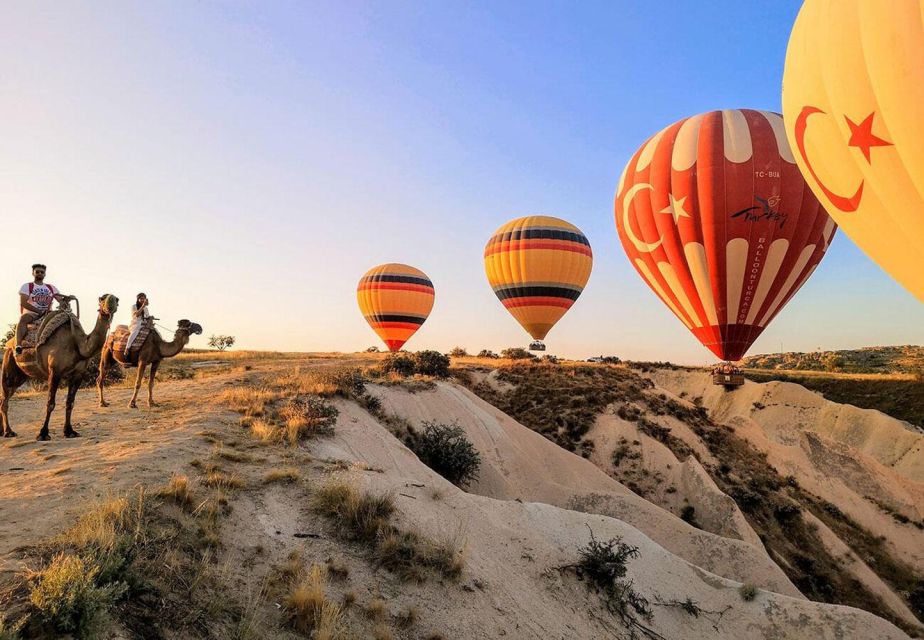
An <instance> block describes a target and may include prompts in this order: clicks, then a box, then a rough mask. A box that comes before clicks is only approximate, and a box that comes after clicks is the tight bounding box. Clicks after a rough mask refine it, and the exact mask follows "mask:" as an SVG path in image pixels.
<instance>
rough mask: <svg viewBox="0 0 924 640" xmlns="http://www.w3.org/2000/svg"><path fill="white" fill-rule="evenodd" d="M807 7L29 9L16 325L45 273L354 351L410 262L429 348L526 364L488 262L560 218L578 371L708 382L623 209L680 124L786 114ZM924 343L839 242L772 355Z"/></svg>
mask: <svg viewBox="0 0 924 640" xmlns="http://www.w3.org/2000/svg"><path fill="white" fill-rule="evenodd" d="M797 10H798V3H796V2H774V3H750V2H748V3H744V2H711V3H710V2H664V3H651V2H637V3H634V2H633V3H630V2H605V3H603V2H601V3H592V2H581V3H565V2H561V3H546V2H543V3H539V2H532V3H514V2H505V3H496V2H485V3H474V2H466V3H451V2H419V3H411V2H381V3H376V4H369V3H359V2H323V3H317V2H313V3H294V2H293V3H281V2H275V3H258V2H250V3H188V2H175V3H170V2H158V3H130V2H95V3H57V2H12V3H4V4H3V5H2V7H0V139H2V140H3V144H0V215H2V218H3V221H4V225H3V232H2V247H3V250H2V251H0V263H2V271H0V290H3V291H8V292H9V299H8V303H7V304H6V305H0V320H2V321H4V322H11V321H13V320H14V319H15V317H16V313H17V300H16V295H15V292H16V290H17V289H18V287H19V286H20V285H21V284H22V282H24V281H25V280H26V279H27V278H28V276H29V273H28V266H29V265H30V264H31V263H32V262H33V261H35V260H40V261H45V262H47V263H48V264H49V267H50V272H49V278H48V279H49V281H50V282H53V283H54V284H56V285H58V286H59V287H60V288H62V289H63V290H65V291H66V292H72V293H76V294H77V295H80V296H81V298H82V299H83V300H84V301H90V300H94V299H95V298H96V296H98V295H99V294H100V293H102V292H104V291H106V292H114V293H116V294H117V295H119V296H120V297H121V298H122V299H123V300H124V301H125V303H126V305H127V304H128V303H129V302H130V299H131V298H133V296H134V293H136V292H137V291H139V290H144V291H146V292H147V293H148V294H149V295H150V297H151V300H152V308H153V310H154V312H155V314H156V315H157V316H158V317H160V318H163V319H164V320H165V323H173V322H175V321H176V320H177V319H179V318H181V317H188V318H191V319H193V320H195V321H197V322H200V323H201V324H202V325H203V326H204V327H205V333H206V335H208V334H209V333H213V332H214V333H229V334H233V335H236V336H237V338H238V343H239V345H240V346H241V347H251V348H275V349H290V350H343V351H350V350H356V349H360V348H364V347H365V346H368V345H371V344H375V343H377V338H376V336H375V335H374V334H373V333H372V332H371V330H370V329H369V328H368V326H367V325H366V324H365V322H364V320H363V319H362V317H361V315H360V313H359V311H358V309H357V306H356V301H355V294H354V291H355V285H356V281H357V280H358V278H359V276H360V275H361V274H362V273H363V272H364V271H365V270H366V269H367V268H369V267H371V266H373V265H375V264H378V263H380V262H387V261H397V262H406V263H408V264H412V265H415V266H417V267H419V268H421V269H423V270H424V271H425V272H426V273H428V274H429V275H430V277H431V278H432V279H433V281H434V284H435V286H436V291H437V294H436V295H437V297H436V305H435V307H434V310H433V313H432V315H431V317H430V319H429V320H428V321H427V323H426V324H425V325H424V327H423V328H422V329H421V330H420V332H419V333H418V334H417V335H416V336H415V337H414V338H413V339H412V341H411V342H410V343H409V344H408V348H412V349H421V348H438V349H448V348H450V347H452V346H453V345H455V344H460V345H463V346H466V347H467V348H469V349H470V350H477V349H481V348H485V347H487V348H495V349H497V348H502V347H505V346H510V345H521V344H525V342H526V338H525V336H524V334H523V332H522V330H521V329H520V327H519V325H517V324H516V323H515V322H514V320H513V319H512V318H510V317H509V316H508V315H507V313H506V311H504V309H503V308H502V307H501V305H500V304H499V303H498V301H497V300H496V299H495V298H494V296H493V294H492V292H491V290H490V288H489V287H488V285H487V283H486V280H485V277H484V272H483V268H482V261H481V253H482V250H483V247H484V243H485V242H486V240H487V238H488V237H489V235H490V234H491V232H492V231H493V230H494V229H495V228H496V227H497V226H499V225H500V224H501V223H503V222H505V221H506V220H508V219H510V218H513V217H517V216H520V215H528V214H533V213H545V214H550V215H556V216H559V217H563V218H565V219H567V220H569V221H571V222H573V223H575V224H577V225H578V226H579V227H580V228H581V229H583V231H584V232H585V233H586V234H587V236H588V237H589V239H590V241H591V244H592V246H593V248H594V253H595V267H594V272H593V275H592V276H591V280H590V283H589V284H588V287H587V289H586V290H585V292H584V294H583V296H582V297H581V299H580V300H579V301H578V303H577V304H576V305H575V307H574V308H573V309H572V310H571V311H570V312H569V313H568V315H566V316H565V318H564V319H563V320H562V321H561V322H560V323H559V325H558V326H557V327H556V328H555V329H554V330H553V331H552V332H551V333H550V335H549V339H548V343H549V345H550V348H551V350H552V351H554V352H557V353H559V354H562V355H567V356H588V355H593V354H599V353H614V354H618V355H622V356H624V357H631V358H638V359H642V358H644V359H659V360H661V359H671V360H674V361H679V362H690V363H698V362H709V361H710V360H711V359H712V356H711V354H709V352H707V351H706V350H705V349H704V348H703V347H702V346H700V345H699V343H698V342H697V341H696V340H695V339H694V338H693V337H692V336H691V335H689V334H688V332H687V330H686V329H685V328H684V327H683V326H682V325H681V324H680V322H679V321H677V319H676V318H674V317H673V315H672V314H671V313H670V312H669V311H668V310H667V309H665V308H664V307H663V305H662V304H661V302H660V301H658V300H657V299H656V298H655V296H654V295H653V294H652V293H651V292H650V291H649V290H648V288H647V287H646V286H645V285H644V284H643V283H642V282H641V280H640V279H639V277H638V276H637V274H636V273H635V271H634V270H633V269H632V268H631V267H630V265H629V263H628V260H627V259H626V258H625V256H624V254H623V252H622V249H621V248H620V246H619V242H618V238H617V236H616V232H615V227H614V223H613V212H612V197H613V192H614V190H615V186H616V181H617V179H618V177H619V174H620V172H621V170H622V167H623V166H624V165H625V163H626V162H627V161H628V159H629V158H630V156H631V155H632V153H633V152H634V151H635V149H636V148H637V147H638V146H639V145H640V144H641V143H642V142H643V141H644V140H645V139H646V138H647V137H648V136H649V135H650V134H652V133H653V132H655V131H657V130H659V129H661V128H663V127H664V126H666V125H668V124H670V123H671V122H674V121H676V120H678V119H680V118H682V117H685V116H688V115H692V114H695V113H699V112H702V111H707V110H711V109H717V108H736V107H745V108H757V109H772V110H775V111H778V110H779V109H780V81H781V76H782V68H783V59H784V53H785V48H786V42H787V39H788V35H789V29H790V27H791V24H792V21H793V19H794V18H795V15H796V12H797ZM87 304H88V302H85V305H84V308H86V307H87ZM127 317H128V314H127V311H125V310H123V311H122V312H121V313H120V314H119V318H120V319H121V320H122V321H125V320H126V319H127ZM921 342H924V306H922V305H921V304H919V303H918V302H917V301H915V300H914V298H913V297H912V296H911V295H910V294H909V293H907V292H905V291H904V290H903V289H901V288H900V287H899V286H898V285H896V284H895V283H894V282H893V281H892V280H891V279H890V278H888V277H887V276H886V275H885V274H883V273H882V272H881V271H880V270H879V268H878V267H876V266H875V265H874V264H873V263H872V262H870V261H869V260H867V259H866V258H865V256H864V255H863V254H862V253H861V252H860V251H859V250H858V249H856V247H854V246H853V245H852V243H851V242H850V241H849V240H848V239H847V238H846V237H845V236H838V237H837V238H836V239H835V241H834V244H833V246H832V248H831V250H830V251H829V252H828V255H827V256H826V258H825V259H824V261H823V262H822V264H821V266H820V267H819V268H818V270H817V271H816V273H815V274H814V276H813V278H812V279H811V280H810V281H809V283H808V284H807V285H806V286H805V287H804V288H803V290H802V291H801V292H800V293H799V295H798V296H797V297H796V298H795V299H794V300H793V301H792V302H791V303H790V304H789V305H788V307H787V308H786V309H785V310H784V311H783V313H782V314H781V315H780V316H779V317H777V319H776V320H775V321H774V322H773V323H772V324H771V325H770V327H769V328H768V329H767V330H766V331H765V333H764V335H763V336H762V337H761V338H760V339H759V340H758V342H757V343H756V344H755V345H754V347H752V350H751V353H760V352H767V351H776V350H778V349H779V348H780V345H781V344H782V346H783V348H784V349H786V350H812V349H815V348H818V347H822V348H852V347H859V346H865V345H875V344H907V343H921ZM202 343H203V341H202V340H199V342H198V344H200V345H201V344H202ZM194 344H195V343H194Z"/></svg>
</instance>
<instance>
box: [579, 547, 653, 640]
mask: <svg viewBox="0 0 924 640" xmlns="http://www.w3.org/2000/svg"><path fill="white" fill-rule="evenodd" d="M578 554H579V556H580V557H579V559H578V561H577V563H575V564H573V565H567V566H565V567H561V568H562V569H567V570H571V571H574V572H575V573H576V574H577V575H578V577H579V578H581V579H584V580H587V582H588V583H589V586H590V587H591V588H592V589H593V590H594V591H596V592H597V593H599V594H600V596H601V597H602V598H603V601H604V603H605V605H606V608H607V610H609V611H610V613H612V614H614V615H618V616H619V617H620V618H621V619H622V620H623V622H625V623H627V624H628V625H629V626H630V627H636V626H637V625H638V621H637V619H636V617H635V616H636V615H638V616H641V617H643V618H649V617H650V616H651V607H650V606H649V603H648V600H647V599H646V598H644V597H643V596H642V595H641V594H639V593H638V592H637V591H636V590H635V589H634V588H633V586H632V582H631V581H630V580H626V579H625V577H626V573H627V572H628V563H629V560H632V559H635V558H638V556H639V553H638V547H633V546H631V545H628V544H626V543H624V542H623V541H622V539H621V538H612V539H610V540H609V541H607V542H600V541H598V540H597V539H596V538H595V537H594V535H593V532H591V534H590V542H589V543H588V544H587V546H585V547H582V548H581V549H579V550H578ZM633 637H634V636H633Z"/></svg>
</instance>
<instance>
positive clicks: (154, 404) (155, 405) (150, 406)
mask: <svg viewBox="0 0 924 640" xmlns="http://www.w3.org/2000/svg"><path fill="white" fill-rule="evenodd" d="M157 406H160V405H158V404H157V403H156V402H149V403H148V409H153V408H154V407H157Z"/></svg>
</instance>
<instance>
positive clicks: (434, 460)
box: [410, 422, 481, 487]
mask: <svg viewBox="0 0 924 640" xmlns="http://www.w3.org/2000/svg"><path fill="white" fill-rule="evenodd" d="M423 427H424V429H423V433H421V434H419V435H418V436H417V437H416V438H413V439H412V440H411V441H410V445H411V448H412V449H413V451H414V453H415V454H417V457H418V458H420V461H421V462H423V463H424V464H425V465H427V466H428V467H430V468H431V469H433V470H434V471H436V472H437V473H438V474H440V475H441V476H443V477H444V478H446V479H447V480H449V481H450V482H451V483H453V484H454V485H456V486H458V487H465V486H466V485H468V484H469V483H470V482H472V481H473V480H475V479H476V478H477V477H478V469H479V468H480V467H481V454H479V453H478V450H477V449H475V446H474V445H473V444H472V443H471V441H470V440H469V439H468V438H467V437H466V436H465V431H464V430H463V429H462V427H460V426H459V425H458V424H455V423H454V424H450V425H447V424H437V423H435V422H424V423H423Z"/></svg>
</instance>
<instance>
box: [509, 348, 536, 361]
mask: <svg viewBox="0 0 924 640" xmlns="http://www.w3.org/2000/svg"><path fill="white" fill-rule="evenodd" d="M501 357H502V358H507V359H508V360H534V359H535V358H536V356H534V355H533V354H531V353H530V352H529V351H527V350H526V349H524V348H523V347H508V348H506V349H504V350H503V351H501Z"/></svg>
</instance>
